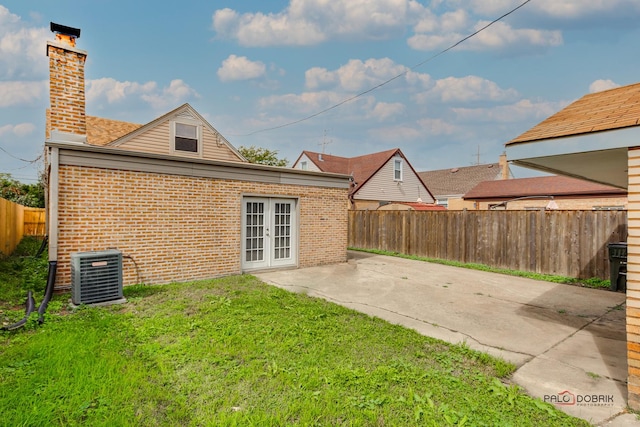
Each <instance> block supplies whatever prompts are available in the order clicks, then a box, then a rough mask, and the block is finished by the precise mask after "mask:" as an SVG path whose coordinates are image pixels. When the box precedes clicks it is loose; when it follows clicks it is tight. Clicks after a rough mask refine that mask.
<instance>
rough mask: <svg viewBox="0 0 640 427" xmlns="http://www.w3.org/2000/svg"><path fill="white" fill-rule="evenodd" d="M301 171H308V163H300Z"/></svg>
mask: <svg viewBox="0 0 640 427" xmlns="http://www.w3.org/2000/svg"><path fill="white" fill-rule="evenodd" d="M300 169H302V170H303V171H306V170H307V169H308V166H307V162H300Z"/></svg>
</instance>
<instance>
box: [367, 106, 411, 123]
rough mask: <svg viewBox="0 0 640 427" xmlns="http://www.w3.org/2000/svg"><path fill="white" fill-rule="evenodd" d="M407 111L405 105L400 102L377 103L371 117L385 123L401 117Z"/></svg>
mask: <svg viewBox="0 0 640 427" xmlns="http://www.w3.org/2000/svg"><path fill="white" fill-rule="evenodd" d="M404 111H405V106H404V104H402V103H400V102H393V103H388V102H377V103H376V105H375V106H374V107H373V110H372V111H371V114H370V117H373V118H375V119H377V120H379V121H384V120H387V119H390V118H392V117H395V116H399V115H401V114H402V113H403V112H404Z"/></svg>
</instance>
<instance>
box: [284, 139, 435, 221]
mask: <svg viewBox="0 0 640 427" xmlns="http://www.w3.org/2000/svg"><path fill="white" fill-rule="evenodd" d="M292 168H293V169H298V170H302V171H305V170H306V171H318V172H320V171H322V172H332V173H339V174H345V175H349V176H351V189H350V191H349V200H350V202H351V203H350V208H351V209H357V210H376V209H378V208H380V207H382V206H386V205H389V204H393V203H401V204H402V203H419V204H420V203H421V204H424V205H431V204H433V203H434V201H435V200H434V198H433V196H432V195H431V192H430V191H429V190H428V189H427V186H426V185H424V182H422V179H420V177H419V176H418V174H417V173H416V171H415V170H414V169H413V167H412V166H411V163H409V161H408V160H407V158H406V157H405V156H404V154H403V153H402V151H400V149H399V148H394V149H393V150H387V151H382V152H380V153H373V154H367V155H364V156H358V157H340V156H332V155H329V154H323V153H314V152H311V151H303V152H302V154H300V156H299V157H298V159H297V160H296V161H295V162H294V163H293V166H292ZM400 208H401V209H407V208H406V207H404V205H403V206H400Z"/></svg>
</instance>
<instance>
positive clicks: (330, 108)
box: [235, 0, 531, 136]
mask: <svg viewBox="0 0 640 427" xmlns="http://www.w3.org/2000/svg"><path fill="white" fill-rule="evenodd" d="M530 1H531V0H525V1H524V2H522V3H521V4H520V5H519V6H517V7H514V8H513V9H511V10H510V11H509V12H507V13H505V14H504V15H502V16H500V17H499V18H496V19H494V20H493V21H491V22H489V23H488V24H486V25H485V26H483V27H482V28H480V29H478V30H476V31H474V32H473V33H471V34H469V35H468V36H466V37H464V38H462V39H460V40H458V41H457V42H456V43H454V44H452V45H451V46H449V47H448V48H446V49H444V50H441V51H440V52H438V53H436V54H434V55H432V56H430V57H429V58H427V59H425V60H424V61H422V62H419V63H417V64H416V65H414V66H413V67H411V68H409V69H407V70H405V71H403V72H402V73H400V74H398V75H396V76H394V77H391V78H390V79H388V80H385V81H384V82H382V83H380V84H378V85H376V86H373V87H371V88H369V89H367V90H365V91H362V92H360V93H357V94H355V95H353V96H351V97H349V98H346V99H344V100H342V101H340V102H338V103H337V104H334V105H332V106H331V107H327V108H325V109H324V110H320V111H318V112H316V113H314V114H311V115H310V116H306V117H303V118H301V119H298V120H294V121H292V122H288V123H284V124H282V125H278V126H273V127H270V128H265V129H259V130H256V131H253V132H250V133H247V134H240V135H235V136H251V135H255V134H257V133H262V132H268V131H272V130H276V129H282V128H284V127H288V126H293V125H295V124H298V123H301V122H304V121H307V120H310V119H312V118H314V117H317V116H319V115H321V114H324V113H326V112H328V111H331V110H334V109H336V108H338V107H340V106H342V105H344V104H346V103H348V102H351V101H353V100H354V99H357V98H360V97H362V96H364V95H366V94H368V93H370V92H373V91H374V90H377V89H379V88H381V87H382V86H385V85H387V84H389V83H391V82H392V81H394V80H397V79H399V78H400V77H402V76H404V75H406V74H407V73H408V72H409V71H412V70H415V69H416V68H418V67H421V66H423V65H424V64H426V63H427V62H430V61H432V60H434V59H436V58H437V57H439V56H441V55H444V54H445V53H447V52H448V51H450V50H451V49H453V48H455V47H457V46H458V45H460V44H462V43H464V42H465V41H467V40H469V39H470V38H472V37H474V36H476V35H478V34H479V33H481V32H482V31H484V30H486V29H487V28H489V27H490V26H492V25H493V24H495V23H496V22H499V21H501V20H502V19H504V18H506V17H507V16H509V15H511V14H512V13H514V12H515V11H517V10H518V9H520V8H521V7H523V6H524V5H526V4H527V3H529V2H530Z"/></svg>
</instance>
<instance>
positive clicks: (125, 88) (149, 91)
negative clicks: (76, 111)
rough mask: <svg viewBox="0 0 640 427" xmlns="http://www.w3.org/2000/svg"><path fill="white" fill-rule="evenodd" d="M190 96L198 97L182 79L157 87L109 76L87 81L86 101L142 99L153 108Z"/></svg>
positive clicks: (169, 105)
mask: <svg viewBox="0 0 640 427" xmlns="http://www.w3.org/2000/svg"><path fill="white" fill-rule="evenodd" d="M192 97H196V98H197V97H199V95H198V93H197V92H196V91H195V90H193V89H192V88H191V87H189V85H187V84H186V83H185V82H183V81H182V80H179V79H176V80H172V81H171V83H170V84H169V86H167V87H164V88H162V89H159V88H158V84H157V83H156V82H146V83H137V82H129V81H125V82H120V81H117V80H115V79H113V78H110V77H105V78H102V79H96V80H89V81H88V82H87V102H88V103H95V104H97V103H101V102H106V103H107V104H116V103H121V102H124V101H128V100H131V99H142V100H143V101H145V102H147V103H148V104H150V105H151V106H152V107H153V108H155V109H162V108H166V107H177V106H178V104H181V103H183V102H185V101H186V100H188V99H189V98H192Z"/></svg>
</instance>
